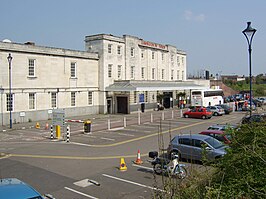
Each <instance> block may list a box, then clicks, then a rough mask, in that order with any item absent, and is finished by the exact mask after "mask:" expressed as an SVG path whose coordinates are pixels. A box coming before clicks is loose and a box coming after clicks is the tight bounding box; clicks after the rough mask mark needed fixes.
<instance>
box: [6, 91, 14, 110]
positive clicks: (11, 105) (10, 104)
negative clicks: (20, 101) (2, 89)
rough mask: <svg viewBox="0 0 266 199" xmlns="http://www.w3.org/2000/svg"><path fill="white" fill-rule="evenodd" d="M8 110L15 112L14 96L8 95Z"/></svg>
mask: <svg viewBox="0 0 266 199" xmlns="http://www.w3.org/2000/svg"><path fill="white" fill-rule="evenodd" d="M6 110H7V111H13V94H12V93H11V95H10V94H9V93H8V94H6Z"/></svg>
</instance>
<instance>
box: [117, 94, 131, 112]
mask: <svg viewBox="0 0 266 199" xmlns="http://www.w3.org/2000/svg"><path fill="white" fill-rule="evenodd" d="M116 102H117V113H123V114H128V97H125V96H120V97H116Z"/></svg>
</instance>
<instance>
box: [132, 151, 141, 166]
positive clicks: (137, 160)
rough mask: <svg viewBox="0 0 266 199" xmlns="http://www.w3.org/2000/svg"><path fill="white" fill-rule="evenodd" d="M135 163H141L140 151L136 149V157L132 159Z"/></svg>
mask: <svg viewBox="0 0 266 199" xmlns="http://www.w3.org/2000/svg"><path fill="white" fill-rule="evenodd" d="M134 163H135V164H142V163H143V161H142V160H141V159H140V151H139V150H138V154H137V159H136V161H134Z"/></svg>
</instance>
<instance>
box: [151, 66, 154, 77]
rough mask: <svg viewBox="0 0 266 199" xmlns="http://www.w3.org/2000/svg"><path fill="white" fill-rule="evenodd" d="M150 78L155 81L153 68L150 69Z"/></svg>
mask: <svg viewBox="0 0 266 199" xmlns="http://www.w3.org/2000/svg"><path fill="white" fill-rule="evenodd" d="M151 78H152V79H155V68H152V69H151Z"/></svg>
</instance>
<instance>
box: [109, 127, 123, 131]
mask: <svg viewBox="0 0 266 199" xmlns="http://www.w3.org/2000/svg"><path fill="white" fill-rule="evenodd" d="M124 128H125V127H117V128H113V129H110V130H109V131H118V130H122V129H124Z"/></svg>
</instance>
